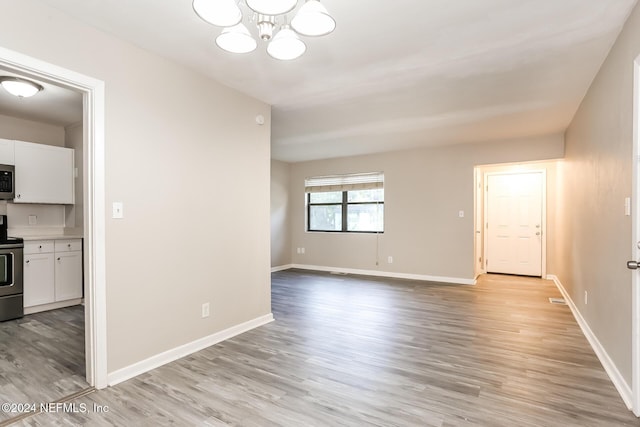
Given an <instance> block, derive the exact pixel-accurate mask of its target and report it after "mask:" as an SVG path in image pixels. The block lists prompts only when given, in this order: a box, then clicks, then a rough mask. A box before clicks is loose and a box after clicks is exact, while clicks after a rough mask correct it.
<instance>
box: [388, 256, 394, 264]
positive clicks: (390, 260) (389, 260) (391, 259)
mask: <svg viewBox="0 0 640 427" xmlns="http://www.w3.org/2000/svg"><path fill="white" fill-rule="evenodd" d="M387 263H389V264H393V257H392V256H391V255H389V256H388V257H387Z"/></svg>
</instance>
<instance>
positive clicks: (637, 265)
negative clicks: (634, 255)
mask: <svg viewBox="0 0 640 427" xmlns="http://www.w3.org/2000/svg"><path fill="white" fill-rule="evenodd" d="M627 268H628V269H629V270H637V269H639V268H640V262H638V261H627Z"/></svg>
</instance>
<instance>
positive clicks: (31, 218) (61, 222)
mask: <svg viewBox="0 0 640 427" xmlns="http://www.w3.org/2000/svg"><path fill="white" fill-rule="evenodd" d="M2 205H4V206H2ZM3 209H4V210H6V215H7V221H8V223H9V228H10V229H29V230H31V229H32V230H33V231H34V232H36V231H37V230H42V231H45V230H50V229H63V228H64V227H65V207H64V206H63V205H38V204H16V203H7V202H3V203H2V204H1V205H0V213H1V212H2V210H3Z"/></svg>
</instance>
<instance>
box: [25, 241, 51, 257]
mask: <svg viewBox="0 0 640 427" xmlns="http://www.w3.org/2000/svg"><path fill="white" fill-rule="evenodd" d="M54 247H55V246H54V244H53V241H52V240H43V241H33V242H24V254H25V255H28V254H43V253H47V252H53V250H54Z"/></svg>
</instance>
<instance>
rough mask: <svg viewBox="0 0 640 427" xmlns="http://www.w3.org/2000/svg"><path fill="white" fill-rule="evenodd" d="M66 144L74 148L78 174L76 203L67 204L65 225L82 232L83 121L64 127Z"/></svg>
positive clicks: (74, 230)
mask: <svg viewBox="0 0 640 427" xmlns="http://www.w3.org/2000/svg"><path fill="white" fill-rule="evenodd" d="M64 130H65V144H64V146H65V147H67V148H73V150H74V152H73V156H74V157H73V162H74V166H75V168H76V170H77V171H78V174H77V176H76V178H75V182H74V193H75V194H74V202H75V203H74V204H73V205H68V206H65V226H66V227H67V229H68V230H67V231H68V232H76V233H82V228H83V225H84V212H83V210H84V196H83V194H84V193H83V190H84V185H83V182H82V181H83V179H82V176H83V174H84V164H83V161H82V159H83V157H84V148H83V139H84V138H83V127H82V123H76V124H73V125H70V126H67V127H65V128H64Z"/></svg>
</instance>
